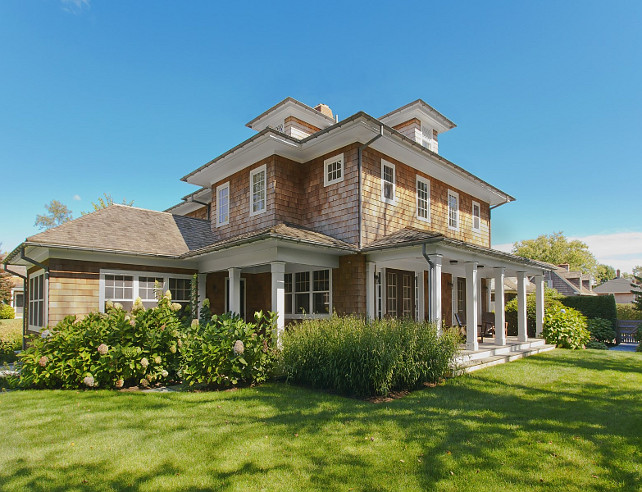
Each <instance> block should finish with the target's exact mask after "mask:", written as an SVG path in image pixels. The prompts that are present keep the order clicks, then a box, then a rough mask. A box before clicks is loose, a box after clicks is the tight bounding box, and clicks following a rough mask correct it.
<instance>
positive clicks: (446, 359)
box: [280, 316, 459, 396]
mask: <svg viewBox="0 0 642 492" xmlns="http://www.w3.org/2000/svg"><path fill="white" fill-rule="evenodd" d="M458 344H459V340H458V337H457V334H456V333H455V332H450V331H449V332H446V333H444V334H443V335H442V336H438V335H437V329H436V327H435V326H434V325H431V324H427V323H417V322H413V321H409V320H397V319H386V320H374V321H366V320H364V319H362V318H359V317H356V316H348V317H337V316H333V317H332V318H330V319H325V320H307V321H304V322H302V323H300V324H298V325H296V326H295V327H292V328H291V329H290V330H288V331H287V332H286V333H285V335H284V337H283V349H282V351H281V361H280V362H281V369H282V371H283V373H284V374H285V376H286V377H287V379H288V380H289V381H293V382H295V383H301V384H306V385H310V386H312V387H316V388H324V389H331V390H333V391H337V392H339V393H344V394H353V395H359V396H366V395H387V394H388V393H389V392H391V391H395V390H405V389H412V388H416V387H418V386H419V385H421V384H422V383H424V382H437V381H439V380H440V379H441V378H443V377H444V376H445V374H446V373H447V371H448V370H449V367H450V365H451V363H452V360H453V357H454V356H455V354H456V353H457V349H458Z"/></svg>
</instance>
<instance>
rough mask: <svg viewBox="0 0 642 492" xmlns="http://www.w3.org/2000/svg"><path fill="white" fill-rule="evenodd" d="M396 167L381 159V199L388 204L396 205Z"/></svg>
mask: <svg viewBox="0 0 642 492" xmlns="http://www.w3.org/2000/svg"><path fill="white" fill-rule="evenodd" d="M395 179H396V176H395V165H394V164H393V163H392V162H388V161H384V160H383V159H381V199H382V200H383V201H384V202H386V203H391V204H394V203H395Z"/></svg>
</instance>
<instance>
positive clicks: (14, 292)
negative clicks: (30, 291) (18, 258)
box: [8, 267, 27, 318]
mask: <svg viewBox="0 0 642 492" xmlns="http://www.w3.org/2000/svg"><path fill="white" fill-rule="evenodd" d="M9 273H10V274H11V276H10V277H8V280H9V282H10V284H11V297H10V298H9V305H10V306H11V307H12V308H13V310H14V312H15V314H16V318H22V313H23V309H24V285H23V278H24V277H25V276H26V274H27V270H26V268H24V267H14V268H13V269H10V271H9Z"/></svg>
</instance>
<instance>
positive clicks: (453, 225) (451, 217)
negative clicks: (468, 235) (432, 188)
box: [448, 190, 459, 231]
mask: <svg viewBox="0 0 642 492" xmlns="http://www.w3.org/2000/svg"><path fill="white" fill-rule="evenodd" d="M448 229H450V230H453V231H458V230H459V193H457V192H455V191H451V190H448Z"/></svg>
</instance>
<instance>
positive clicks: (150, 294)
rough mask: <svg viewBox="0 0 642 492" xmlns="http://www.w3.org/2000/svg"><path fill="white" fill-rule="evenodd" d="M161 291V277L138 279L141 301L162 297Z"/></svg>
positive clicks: (162, 287)
mask: <svg viewBox="0 0 642 492" xmlns="http://www.w3.org/2000/svg"><path fill="white" fill-rule="evenodd" d="M163 289H164V279H163V278H162V277H140V278H139V279H138V295H139V296H140V298H141V299H143V300H149V301H154V300H156V299H157V298H158V297H159V296H162V295H163ZM105 295H106V294H105ZM143 305H144V303H143Z"/></svg>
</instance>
